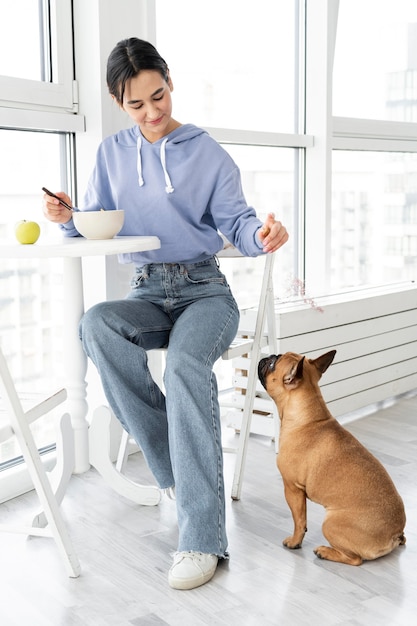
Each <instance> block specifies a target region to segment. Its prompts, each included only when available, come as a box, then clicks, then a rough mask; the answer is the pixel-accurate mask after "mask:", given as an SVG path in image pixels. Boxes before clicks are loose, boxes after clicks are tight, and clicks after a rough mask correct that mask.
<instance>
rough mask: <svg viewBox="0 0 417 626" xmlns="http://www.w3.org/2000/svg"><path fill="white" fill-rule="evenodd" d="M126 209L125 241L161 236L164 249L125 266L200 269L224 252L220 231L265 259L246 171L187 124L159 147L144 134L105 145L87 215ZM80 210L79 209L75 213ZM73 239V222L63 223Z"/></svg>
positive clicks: (127, 259) (136, 256)
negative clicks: (245, 182)
mask: <svg viewBox="0 0 417 626" xmlns="http://www.w3.org/2000/svg"><path fill="white" fill-rule="evenodd" d="M101 208H103V209H105V210H107V211H109V210H114V209H124V211H125V221H124V225H123V228H122V230H121V231H120V233H119V235H156V236H157V237H159V239H160V241H161V248H160V249H159V250H151V251H149V252H135V253H130V254H122V255H120V257H119V260H120V261H121V262H122V263H131V262H134V263H135V264H136V265H139V266H140V265H144V264H146V263H181V262H184V263H196V262H198V261H203V260H205V259H207V258H209V257H211V256H213V255H214V254H216V253H217V252H219V250H221V248H222V247H223V240H222V238H221V237H220V235H219V233H218V231H220V232H221V233H222V234H223V235H224V236H225V237H226V239H228V240H229V241H230V242H231V243H232V244H233V245H234V246H236V248H238V250H239V251H240V252H241V253H242V254H243V255H245V256H258V255H259V254H262V244H261V242H260V241H259V240H258V237H257V236H256V233H257V231H258V230H259V228H260V227H261V226H262V222H261V221H260V220H259V219H258V218H257V217H256V214H255V211H254V209H253V208H252V207H249V206H248V205H247V203H246V200H245V197H244V195H243V191H242V186H241V179H240V172H239V169H238V167H237V165H236V164H235V163H234V161H233V160H232V158H231V157H230V156H229V154H228V153H227V152H226V151H225V150H224V149H223V148H222V147H221V146H220V145H219V144H218V143H217V142H216V141H215V140H214V139H213V138H212V137H210V136H209V135H208V133H207V132H206V131H205V130H203V129H201V128H197V127H196V126H194V125H192V124H185V125H183V126H180V127H178V128H177V129H175V130H174V131H172V132H171V133H170V134H169V135H166V136H165V137H163V138H162V139H160V140H158V141H156V142H155V143H150V142H149V141H147V140H146V139H145V138H144V137H143V135H142V134H141V132H140V130H139V127H138V126H134V127H132V128H130V129H126V130H122V131H120V132H119V133H117V134H116V135H112V136H111V137H107V138H106V139H104V141H103V142H102V143H101V145H100V147H99V149H98V152H97V160H96V165H95V168H94V171H93V173H92V175H91V177H90V180H89V183H88V186H87V191H86V194H85V197H84V201H83V206H82V210H83V211H98V210H99V209H101ZM75 210H78V209H75ZM60 227H61V229H62V230H63V231H64V232H65V235H67V236H69V237H74V236H77V235H78V234H79V233H78V232H77V230H76V229H75V227H74V224H73V221H72V220H70V221H69V222H68V223H67V224H61V225H60Z"/></svg>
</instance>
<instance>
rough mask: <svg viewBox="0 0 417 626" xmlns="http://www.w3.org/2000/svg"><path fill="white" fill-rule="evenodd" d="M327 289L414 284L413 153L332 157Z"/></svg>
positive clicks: (416, 187)
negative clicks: (328, 287) (330, 239)
mask: <svg viewBox="0 0 417 626" xmlns="http://www.w3.org/2000/svg"><path fill="white" fill-rule="evenodd" d="M332 184H333V203H332V259H331V274H332V288H333V290H339V289H340V288H346V287H347V288H349V287H357V286H365V285H380V284H389V283H397V282H402V281H411V280H415V277H416V274H417V154H415V153H384V152H344V151H336V152H334V153H333V182H332Z"/></svg>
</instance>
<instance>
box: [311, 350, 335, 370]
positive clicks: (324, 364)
mask: <svg viewBox="0 0 417 626" xmlns="http://www.w3.org/2000/svg"><path fill="white" fill-rule="evenodd" d="M335 354H336V350H330V352H326V354H322V355H321V356H319V357H318V358H317V359H314V360H312V361H311V363H313V364H314V365H315V366H316V367H317V369H318V370H319V372H321V374H324V372H325V371H326V370H327V368H328V367H329V365H330V364H331V363H332V362H333V359H334V357H335Z"/></svg>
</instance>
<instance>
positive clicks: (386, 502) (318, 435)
mask: <svg viewBox="0 0 417 626" xmlns="http://www.w3.org/2000/svg"><path fill="white" fill-rule="evenodd" d="M335 354H336V350H331V351H330V352H327V353H326V354H323V355H322V356H320V357H318V358H316V359H309V358H306V357H305V356H302V355H300V354H295V353H294V352H287V353H285V354H282V355H271V356H269V357H266V358H263V359H261V361H260V362H259V365H258V376H259V379H260V381H261V383H262V385H263V386H264V387H265V389H266V391H267V392H268V394H269V396H270V397H271V398H272V400H273V401H274V402H275V404H276V406H277V409H278V413H279V417H280V422H281V423H280V436H279V452H278V456H277V466H278V469H279V471H280V473H281V475H282V479H283V483H284V491H285V498H286V501H287V503H288V506H289V508H290V509H291V513H292V517H293V520H294V532H293V534H292V535H291V536H290V537H287V538H286V539H284V541H283V544H284V546H286V547H287V548H292V549H296V548H300V547H301V544H302V541H303V538H304V535H305V533H306V531H307V503H306V500H307V498H308V499H309V500H311V501H313V502H317V503H319V504H321V505H323V506H324V507H325V509H326V514H325V517H324V521H323V525H322V531H323V535H324V537H325V538H326V539H327V541H328V542H329V544H330V545H329V546H324V545H323V546H318V547H317V548H315V550H314V552H315V554H316V555H317V556H318V557H319V558H321V559H327V560H329V561H337V562H339V563H347V564H349V565H360V564H361V563H362V562H363V561H364V560H372V559H377V558H378V557H381V556H384V555H385V554H388V553H389V552H391V551H392V550H394V548H396V547H397V546H400V545H403V544H405V541H406V539H405V536H404V527H405V522H406V516H405V511H404V504H403V501H402V499H401V497H400V495H399V494H398V492H397V490H396V488H395V486H394V483H393V481H392V480H391V478H390V476H389V475H388V473H387V471H386V470H385V468H384V467H383V465H382V464H381V463H380V462H379V461H378V459H376V458H375V457H374V456H373V455H372V454H371V453H370V452H369V451H368V450H367V449H366V448H365V447H364V446H363V445H362V444H361V443H360V442H359V441H358V440H357V439H356V438H355V437H354V436H353V435H352V434H351V433H349V432H348V431H347V430H346V429H345V428H343V427H342V426H341V425H340V424H339V422H338V421H337V420H336V419H335V418H334V417H333V416H332V415H331V413H330V411H329V409H328V407H327V406H326V403H325V401H324V398H323V396H322V393H321V391H320V387H319V384H318V383H319V380H320V378H321V376H322V374H323V373H324V372H325V371H326V370H327V368H328V367H329V365H330V364H331V363H332V361H333V359H334V357H335Z"/></svg>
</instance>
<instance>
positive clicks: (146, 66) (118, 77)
mask: <svg viewBox="0 0 417 626" xmlns="http://www.w3.org/2000/svg"><path fill="white" fill-rule="evenodd" d="M141 70H157V71H158V72H159V73H160V74H161V76H162V78H163V79H164V80H166V81H167V80H168V65H167V64H166V62H165V61H164V59H163V58H162V57H161V55H160V54H159V52H158V50H157V49H156V48H155V46H153V45H152V44H151V43H149V42H148V41H143V39H137V38H136V37H131V38H130V39H123V40H122V41H119V43H118V44H117V45H116V47H115V48H114V49H113V50H112V52H111V53H110V56H109V58H108V61H107V77H106V78H107V86H108V88H109V92H110V94H111V95H112V96H114V97H115V98H116V100H117V102H118V103H119V104H120V105H121V104H123V96H124V92H125V88H126V83H127V81H128V80H129V79H130V78H134V77H135V76H137V74H139V72H140V71H141Z"/></svg>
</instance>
